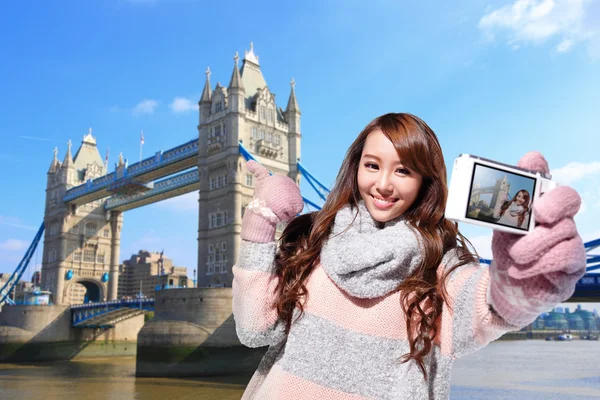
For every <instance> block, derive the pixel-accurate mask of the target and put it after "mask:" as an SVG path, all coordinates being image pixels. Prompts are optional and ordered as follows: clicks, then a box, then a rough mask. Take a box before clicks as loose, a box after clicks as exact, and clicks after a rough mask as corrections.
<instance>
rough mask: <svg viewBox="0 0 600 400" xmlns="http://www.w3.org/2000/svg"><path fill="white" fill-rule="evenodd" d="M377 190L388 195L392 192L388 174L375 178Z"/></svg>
mask: <svg viewBox="0 0 600 400" xmlns="http://www.w3.org/2000/svg"><path fill="white" fill-rule="evenodd" d="M376 186H377V190H379V191H380V192H382V193H389V192H391V191H393V188H392V182H391V180H390V178H389V176H388V174H385V173H383V172H382V173H380V175H379V176H378V177H377V184H376Z"/></svg>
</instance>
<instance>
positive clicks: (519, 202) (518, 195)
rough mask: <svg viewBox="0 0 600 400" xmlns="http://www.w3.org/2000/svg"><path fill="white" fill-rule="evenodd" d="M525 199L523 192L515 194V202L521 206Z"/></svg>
mask: <svg viewBox="0 0 600 400" xmlns="http://www.w3.org/2000/svg"><path fill="white" fill-rule="evenodd" d="M526 201H527V195H525V193H524V192H519V194H517V200H516V202H517V204H518V205H520V206H522V205H523V204H525V202H526Z"/></svg>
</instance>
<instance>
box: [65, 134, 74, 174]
mask: <svg viewBox="0 0 600 400" xmlns="http://www.w3.org/2000/svg"><path fill="white" fill-rule="evenodd" d="M71 144H72V143H71V139H69V141H68V142H67V155H66V156H65V160H64V161H63V163H62V165H63V167H65V168H68V167H70V166H72V165H73V157H72V156H71Z"/></svg>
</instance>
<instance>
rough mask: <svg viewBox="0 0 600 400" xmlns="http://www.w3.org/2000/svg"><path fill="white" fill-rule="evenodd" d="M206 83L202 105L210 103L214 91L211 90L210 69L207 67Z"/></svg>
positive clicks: (201, 100) (201, 98) (201, 99)
mask: <svg viewBox="0 0 600 400" xmlns="http://www.w3.org/2000/svg"><path fill="white" fill-rule="evenodd" d="M204 73H205V74H206V82H205V83H204V90H202V97H200V103H206V102H208V103H210V100H211V94H212V90H211V89H210V67H206V71H205V72H204Z"/></svg>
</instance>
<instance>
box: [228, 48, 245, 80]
mask: <svg viewBox="0 0 600 400" xmlns="http://www.w3.org/2000/svg"><path fill="white" fill-rule="evenodd" d="M239 59H240V56H238V53H237V51H236V52H235V56H234V57H233V60H234V61H235V65H234V66H233V72H232V73H231V80H230V81H229V87H228V89H244V85H243V83H242V78H241V77H240V67H239V64H238V61H239Z"/></svg>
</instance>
